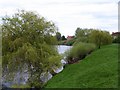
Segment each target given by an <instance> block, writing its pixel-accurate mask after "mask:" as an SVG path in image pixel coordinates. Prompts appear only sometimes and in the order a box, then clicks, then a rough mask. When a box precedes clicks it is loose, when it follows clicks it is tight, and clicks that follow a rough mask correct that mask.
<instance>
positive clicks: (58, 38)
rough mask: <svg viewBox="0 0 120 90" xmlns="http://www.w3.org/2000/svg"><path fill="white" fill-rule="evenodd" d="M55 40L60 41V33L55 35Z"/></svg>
mask: <svg viewBox="0 0 120 90" xmlns="http://www.w3.org/2000/svg"><path fill="white" fill-rule="evenodd" d="M56 38H57V40H58V41H60V40H61V33H60V32H57V33H56Z"/></svg>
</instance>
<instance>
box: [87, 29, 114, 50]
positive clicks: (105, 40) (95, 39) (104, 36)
mask: <svg viewBox="0 0 120 90" xmlns="http://www.w3.org/2000/svg"><path fill="white" fill-rule="evenodd" d="M89 41H90V42H92V43H95V44H96V45H97V46H98V48H100V47H101V46H102V45H107V44H111V43H112V36H111V35H110V33H109V32H107V31H101V30H92V32H91V33H90V35H89Z"/></svg>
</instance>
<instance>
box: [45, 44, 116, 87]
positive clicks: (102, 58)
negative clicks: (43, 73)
mask: <svg viewBox="0 0 120 90" xmlns="http://www.w3.org/2000/svg"><path fill="white" fill-rule="evenodd" d="M117 87H118V45H117V44H112V45H107V46H103V47H101V49H97V50H96V51H94V52H93V53H91V54H90V55H88V56H87V57H86V58H85V59H83V60H82V61H79V62H78V63H75V64H71V65H68V66H66V68H65V69H64V70H63V71H62V72H61V73H59V74H57V75H56V76H54V77H53V78H52V79H51V80H50V81H48V83H47V85H46V86H45V88H117Z"/></svg>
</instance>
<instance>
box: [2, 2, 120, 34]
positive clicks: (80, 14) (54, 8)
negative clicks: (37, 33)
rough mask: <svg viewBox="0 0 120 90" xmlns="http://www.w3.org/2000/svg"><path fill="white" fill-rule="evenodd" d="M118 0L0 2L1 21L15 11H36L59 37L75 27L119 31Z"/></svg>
mask: <svg viewBox="0 0 120 90" xmlns="http://www.w3.org/2000/svg"><path fill="white" fill-rule="evenodd" d="M118 1H119V0H0V20H1V18H2V17H4V16H5V15H8V16H10V15H13V14H14V13H15V12H17V11H18V10H26V11H35V12H37V13H38V14H39V15H41V16H43V17H45V18H46V19H47V20H48V21H53V22H54V23H55V25H56V26H57V27H58V30H59V32H60V33H61V34H62V35H65V36H68V35H74V34H75V30H76V29H77V27H80V28H94V29H101V30H106V31H109V32H110V33H112V32H117V31H118Z"/></svg>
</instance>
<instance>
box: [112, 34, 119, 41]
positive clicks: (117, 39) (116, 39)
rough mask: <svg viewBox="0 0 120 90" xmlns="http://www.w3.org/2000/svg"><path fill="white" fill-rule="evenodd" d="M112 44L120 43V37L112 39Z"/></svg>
mask: <svg viewBox="0 0 120 90" xmlns="http://www.w3.org/2000/svg"><path fill="white" fill-rule="evenodd" d="M113 43H120V35H119V36H117V38H115V39H113Z"/></svg>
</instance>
